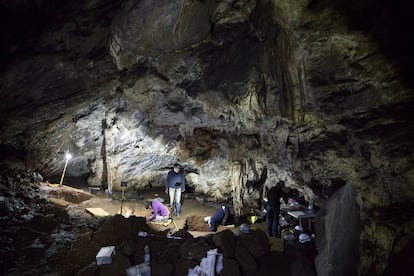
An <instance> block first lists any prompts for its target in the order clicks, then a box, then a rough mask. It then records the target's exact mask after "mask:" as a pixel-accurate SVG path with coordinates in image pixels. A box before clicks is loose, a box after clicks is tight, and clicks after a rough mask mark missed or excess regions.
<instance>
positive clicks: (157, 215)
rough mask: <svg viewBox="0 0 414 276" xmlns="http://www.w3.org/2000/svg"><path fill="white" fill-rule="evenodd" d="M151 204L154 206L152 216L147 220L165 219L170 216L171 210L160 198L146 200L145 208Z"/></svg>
mask: <svg viewBox="0 0 414 276" xmlns="http://www.w3.org/2000/svg"><path fill="white" fill-rule="evenodd" d="M150 206H151V208H152V216H151V217H149V218H147V222H149V221H157V222H159V221H163V220H166V219H168V218H169V214H170V213H169V212H168V209H167V207H165V206H164V204H162V202H161V201H159V200H154V199H153V200H149V201H146V202H145V209H148V208H149V207H150Z"/></svg>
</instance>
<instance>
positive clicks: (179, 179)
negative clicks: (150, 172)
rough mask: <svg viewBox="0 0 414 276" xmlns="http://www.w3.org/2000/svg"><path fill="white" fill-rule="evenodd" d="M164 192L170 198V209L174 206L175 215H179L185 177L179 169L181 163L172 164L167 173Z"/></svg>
mask: <svg viewBox="0 0 414 276" xmlns="http://www.w3.org/2000/svg"><path fill="white" fill-rule="evenodd" d="M165 192H166V193H168V196H169V198H170V207H171V210H172V209H174V207H175V215H176V216H177V217H180V215H181V193H183V192H185V178H184V172H183V171H182V170H181V165H180V164H178V163H175V164H174V167H173V169H172V170H170V171H169V172H168V174H167V181H166V183H165Z"/></svg>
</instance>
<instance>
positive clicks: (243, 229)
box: [240, 223, 250, 234]
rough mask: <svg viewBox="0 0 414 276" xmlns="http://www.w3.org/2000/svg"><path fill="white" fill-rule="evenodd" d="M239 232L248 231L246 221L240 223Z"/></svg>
mask: <svg viewBox="0 0 414 276" xmlns="http://www.w3.org/2000/svg"><path fill="white" fill-rule="evenodd" d="M240 232H242V233H245V234H247V233H250V227H249V225H247V224H246V223H243V224H242V225H240Z"/></svg>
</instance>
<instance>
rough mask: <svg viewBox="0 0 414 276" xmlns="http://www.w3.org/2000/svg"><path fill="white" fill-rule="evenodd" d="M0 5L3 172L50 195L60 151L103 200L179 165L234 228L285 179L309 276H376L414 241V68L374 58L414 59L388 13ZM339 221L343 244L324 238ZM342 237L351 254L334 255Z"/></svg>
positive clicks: (247, 4)
mask: <svg viewBox="0 0 414 276" xmlns="http://www.w3.org/2000/svg"><path fill="white" fill-rule="evenodd" d="M397 2H399V1H397ZM2 5H3V7H4V9H5V10H6V11H7V13H6V14H8V16H5V17H3V18H4V19H3V20H5V23H7V24H2V25H3V26H15V27H14V28H15V30H16V32H14V35H8V36H7V37H8V38H9V40H8V41H7V44H5V45H4V47H5V49H6V50H5V51H3V52H4V53H6V54H5V55H4V56H2V57H4V59H5V63H4V64H5V65H4V67H3V68H2V71H1V82H2V86H1V90H0V93H1V96H2V99H3V101H2V103H0V110H1V111H2V114H3V116H2V120H1V132H0V143H1V151H2V152H4V153H7V154H3V159H5V160H4V162H6V163H12V164H20V165H21V162H18V161H16V160H20V161H24V163H25V165H26V166H28V167H30V168H33V169H35V170H37V171H39V172H40V173H41V174H42V175H43V176H44V177H45V178H46V179H49V180H50V181H51V182H52V181H57V180H56V179H58V177H59V176H60V173H61V170H62V168H63V165H64V153H65V152H66V151H70V152H71V153H72V154H73V156H74V158H73V159H72V160H71V161H70V162H69V164H68V168H67V172H66V173H67V176H68V177H78V178H80V179H83V180H85V182H87V184H88V185H90V186H100V187H102V188H104V189H113V190H116V189H119V188H120V187H119V185H120V182H121V181H128V183H129V187H131V188H134V187H135V188H142V187H147V186H162V185H164V177H165V175H166V172H167V170H168V169H169V167H170V166H171V165H172V164H173V163H174V162H176V161H179V162H180V163H182V165H183V166H184V168H185V171H186V178H187V181H188V185H189V187H191V188H192V189H193V190H195V191H196V192H200V193H204V194H205V195H206V196H207V197H209V198H210V199H212V200H215V201H231V202H233V207H235V211H236V214H241V213H243V212H244V211H245V210H248V209H249V208H250V207H256V206H257V204H258V203H257V201H258V199H259V198H260V192H259V191H253V192H252V193H248V192H247V189H246V188H245V183H246V182H247V181H257V180H259V178H260V174H261V172H262V171H263V170H264V168H265V166H266V168H267V172H268V173H267V179H266V182H265V185H267V186H272V185H274V184H275V183H276V182H277V181H278V180H279V179H283V180H285V182H286V184H287V186H288V187H289V188H292V189H297V190H298V191H299V192H300V194H301V195H302V196H304V198H305V199H306V200H307V201H312V202H314V203H315V204H316V205H319V206H320V207H321V211H322V212H320V213H318V218H317V223H318V226H319V228H318V227H316V228H317V231H318V232H317V233H316V234H317V239H318V240H319V241H321V243H320V244H319V245H320V255H319V256H318V262H317V267H316V268H317V271H318V275H332V274H337V273H340V272H341V271H343V270H341V269H345V268H344V266H343V264H349V265H353V266H355V267H358V273H360V274H367V273H377V274H381V273H383V272H384V271H386V268H387V266H388V263H389V261H390V260H392V256H393V255H394V254H396V253H398V252H400V251H403V250H406V246H407V244H409V242H410V241H412V238H413V234H412V233H413V231H412V230H413V228H414V224H413V219H412V217H413V216H412V215H410V214H411V213H412V211H411V210H412V209H413V208H412V207H413V206H412V201H413V200H412V199H413V197H414V189H413V177H414V173H413V172H414V169H413V164H414V162H413V148H414V147H413V141H414V140H413V139H412V138H413V136H414V135H413V134H414V132H413V124H412V123H411V121H410V116H411V115H412V110H413V107H414V106H413V98H412V94H413V93H412V92H413V91H412V85H411V83H410V81H409V79H407V75H408V74H407V72H409V71H410V70H411V67H410V66H412V65H410V63H409V62H407V60H412V55H409V53H408V52H406V51H405V50H404V49H405V48H401V49H399V48H398V46H394V45H389V44H390V43H389V42H388V41H390V40H394V41H395V42H396V43H401V44H402V41H403V39H404V38H407V40H408V41H407V43H408V45H411V44H412V41H411V40H410V39H412V35H409V34H406V31H407V27H406V26H405V25H404V22H405V20H406V19H407V16H406V15H407V14H406V12H403V11H404V10H405V8H406V6H404V5H403V4H399V3H395V5H393V6H391V7H390V6H388V4H386V3H382V4H381V5H380V4H378V5H376V4H375V3H374V1H370V0H365V1H362V2H361V1H360V2H359V3H358V5H346V4H345V1H340V0H338V1H310V0H301V1H294V3H291V2H289V1H279V0H273V1H254V0H251V1H248V0H243V1H231V0H230V1H228V0H227V1H224V0H223V1H213V0H210V1H189V0H182V1H167V0H160V1H150V0H143V1H104V0H102V1H75V2H73V1H71V2H67V3H66V2H62V3H61V4H59V5H57V4H51V3H48V2H47V1H39V2H36V1H34V2H33V3H26V2H24V1H23V2H21V1H3V3H2ZM397 14H398V15H400V16H399V17H398V20H394V19H396V18H397V17H395V16H396V15H397ZM10 15H30V16H23V17H24V18H26V19H27V20H29V23H31V21H33V22H36V24H31V25H30V27H31V28H26V29H24V28H23V27H19V26H21V25H18V24H17V22H16V21H15V20H16V19H15V18H17V16H10ZM374 15H380V17H381V20H379V21H381V24H380V23H371V22H370V21H368V20H367V19H366V18H372V17H373V16H374ZM407 26H408V25H407ZM18 27H19V28H20V29H19V28H18ZM2 28H3V30H2V32H5V33H9V31H8V30H5V29H4V28H5V27H2ZM382 30H386V31H384V32H383V31H382ZM19 32H21V33H22V37H19V36H18V33H19ZM393 35H394V36H395V37H393ZM410 43H411V44H410ZM408 48H409V47H408ZM4 53H3V54H4ZM400 54H401V55H400ZM403 54H404V55H405V57H404V58H401V56H402V55H403ZM332 198H339V199H340V200H338V201H337V202H334V201H333V200H332ZM349 206H352V208H348V207H349ZM342 209H346V210H349V211H348V212H341V211H340V210H342ZM338 214H340V215H344V216H345V217H346V218H348V220H349V221H352V222H355V223H352V224H350V225H349V227H350V232H351V233H352V235H348V233H345V232H342V231H340V233H339V236H338V235H336V236H335V235H334V234H333V233H334V232H332V231H334V229H336V228H335V227H337V222H336V221H335V217H336V216H339V215H338ZM332 217H333V218H334V219H332ZM318 229H319V230H318ZM350 236H351V237H352V241H351V242H350V243H349V245H353V246H350V247H349V248H347V250H348V251H346V250H345V251H346V252H348V253H352V254H351V255H352V256H350V255H349V254H348V255H347V254H342V253H344V252H342V251H341V250H344V249H343V248H341V247H340V246H338V244H337V240H347V239H348V238H350ZM330 250H331V251H330ZM338 252H339V253H338ZM342 255H343V256H345V257H346V256H350V257H349V258H348V259H346V260H345V261H344V262H342V264H341V263H340V262H339V261H338V256H342ZM339 259H340V258H339ZM318 264H323V265H318ZM326 264H328V265H326ZM338 270H339V271H338Z"/></svg>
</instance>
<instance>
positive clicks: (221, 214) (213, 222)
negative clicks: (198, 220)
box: [204, 205, 230, 232]
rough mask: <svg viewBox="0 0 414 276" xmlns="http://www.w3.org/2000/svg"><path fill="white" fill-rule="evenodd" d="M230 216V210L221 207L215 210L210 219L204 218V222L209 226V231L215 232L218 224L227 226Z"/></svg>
mask: <svg viewBox="0 0 414 276" xmlns="http://www.w3.org/2000/svg"><path fill="white" fill-rule="evenodd" d="M229 216H230V208H229V207H227V206H224V205H223V206H221V207H220V208H218V209H217V211H216V212H215V213H214V215H213V216H211V217H205V218H204V221H205V222H207V223H208V224H209V226H210V231H212V232H216V231H217V226H218V224H221V225H227V222H228V219H229Z"/></svg>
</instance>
